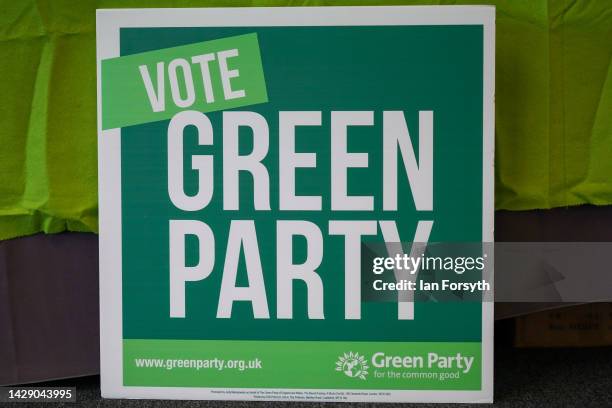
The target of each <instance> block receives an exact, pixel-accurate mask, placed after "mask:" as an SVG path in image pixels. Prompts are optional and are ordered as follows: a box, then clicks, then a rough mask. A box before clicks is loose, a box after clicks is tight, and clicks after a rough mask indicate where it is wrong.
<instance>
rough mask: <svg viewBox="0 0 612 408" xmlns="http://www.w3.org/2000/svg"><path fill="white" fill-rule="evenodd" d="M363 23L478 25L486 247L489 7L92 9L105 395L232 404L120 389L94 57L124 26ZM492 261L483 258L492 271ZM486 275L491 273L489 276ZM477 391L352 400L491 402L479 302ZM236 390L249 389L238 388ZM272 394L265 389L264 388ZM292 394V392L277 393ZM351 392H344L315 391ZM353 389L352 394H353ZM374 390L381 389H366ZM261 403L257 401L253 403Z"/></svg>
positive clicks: (117, 293) (113, 242)
mask: <svg viewBox="0 0 612 408" xmlns="http://www.w3.org/2000/svg"><path fill="white" fill-rule="evenodd" d="M368 25H482V26H483V33H484V44H483V50H484V67H483V80H484V83H483V90H484V95H483V108H484V111H483V223H482V227H483V231H482V236H483V241H484V242H493V210H494V208H493V206H494V199H493V194H494V184H493V183H494V172H493V157H494V145H495V143H494V120H495V118H494V84H495V65H494V64H495V59H494V56H495V8H494V7H493V6H433V7H432V6H388V7H386V6H385V7H274V8H268V7H265V8H264V7H258V8H202V9H112V10H97V12H96V43H97V73H98V75H97V76H98V185H99V187H98V189H99V225H100V227H99V231H100V371H101V390H102V396H103V397H105V398H154V399H201V400H216V399H223V400H229V399H236V400H244V399H248V400H255V398H254V397H253V396H250V395H248V394H240V396H239V397H238V396H236V397H232V396H231V395H220V394H215V393H212V392H211V391H212V390H215V388H190V387H126V386H124V385H123V361H122V360H123V346H122V341H123V336H122V296H121V293H122V279H121V276H122V272H121V266H122V260H121V248H122V244H121V143H120V137H121V130H120V129H109V130H102V112H101V106H102V105H101V75H100V73H101V68H100V67H101V62H100V61H101V60H102V59H106V58H113V57H118V56H119V29H120V28H123V27H263V26H368ZM492 258H493V257H492V256H491V257H489V258H488V259H487V262H488V264H489V265H488V266H487V267H488V268H490V269H489V270H492V265H493V259H492ZM491 276H492V275H491ZM482 311H483V315H482V390H480V391H439V390H436V391H415V390H406V391H403V390H390V391H389V394H388V395H386V396H376V397H365V396H353V397H350V396H349V399H348V400H345V401H365V402H492V400H493V303H492V301H489V302H485V303H483V308H482ZM242 391H247V392H248V391H249V390H246V389H243V390H242ZM271 391H272V390H271ZM276 391H297V390H288V389H282V390H280V389H279V390H276ZM321 391H351V390H321ZM352 391H354V390H352ZM372 391H373V392H374V391H379V392H380V391H381V390H372ZM257 400H258V401H261V400H262V399H259V398H258V399H257Z"/></svg>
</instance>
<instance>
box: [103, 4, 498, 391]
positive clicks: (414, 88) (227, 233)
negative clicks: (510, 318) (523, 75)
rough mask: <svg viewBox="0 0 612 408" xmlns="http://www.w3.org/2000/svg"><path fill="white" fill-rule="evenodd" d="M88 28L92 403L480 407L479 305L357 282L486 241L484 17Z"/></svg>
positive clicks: (488, 85)
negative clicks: (92, 109) (423, 247)
mask: <svg viewBox="0 0 612 408" xmlns="http://www.w3.org/2000/svg"><path fill="white" fill-rule="evenodd" d="M440 13H441V14H440ZM139 17H141V18H142V22H141V24H135V23H134V19H136V20H137V21H138V19H139ZM98 19H99V21H98V23H99V33H98V41H99V57H100V61H99V64H100V67H101V72H102V77H101V84H100V90H101V95H100V96H101V101H100V103H101V107H102V109H101V115H102V116H101V120H100V123H101V124H102V131H101V134H100V138H99V143H100V166H101V176H100V180H101V181H100V189H101V190H100V197H101V200H102V201H101V205H100V208H101V228H100V230H101V265H102V268H101V279H102V282H101V285H102V286H101V288H102V289H101V293H102V295H101V302H102V306H101V307H102V327H103V330H102V344H103V346H102V358H103V364H102V378H103V380H102V389H103V393H105V394H106V395H108V396H128V397H151V398H164V397H170V398H196V399H197V398H205V399H248V400H308V401H449V400H457V401H486V400H489V399H490V398H491V395H492V386H491V384H492V360H491V359H492V354H491V350H492V348H491V347H492V346H491V341H492V308H491V304H486V303H481V302H480V297H479V296H478V295H477V296H475V297H471V298H470V299H476V301H465V302H452V303H448V302H436V301H430V302H419V301H415V299H416V298H415V297H411V296H409V295H406V294H405V293H399V292H397V293H395V292H394V293H391V294H390V295H389V296H387V297H385V296H377V295H376V294H374V295H372V294H371V293H370V292H372V291H373V290H378V289H376V288H375V287H374V286H372V285H373V283H372V282H374V281H379V280H378V278H377V277H378V276H379V275H373V274H376V273H378V272H375V271H374V270H373V269H372V268H371V266H370V267H368V264H367V262H372V261H371V259H372V258H373V257H374V256H377V257H378V255H380V253H381V252H383V253H384V252H385V251H387V252H388V255H389V258H392V257H393V255H392V254H391V250H390V249H389V248H390V246H388V245H392V244H394V243H398V242H404V243H407V244H405V245H404V247H403V248H404V249H403V251H404V252H406V253H404V254H403V256H406V257H408V255H410V256H414V257H418V256H421V255H418V254H416V252H414V251H416V249H415V248H417V246H416V245H411V244H410V243H411V242H420V243H428V242H430V243H431V242H441V243H445V242H449V243H477V245H480V243H481V242H488V241H492V239H493V236H492V232H493V229H492V214H493V185H492V180H493V174H492V170H493V168H492V163H493V161H492V160H493V157H492V149H493V122H492V117H493V89H492V86H493V85H492V77H493V76H492V72H493V67H492V58H493V54H492V53H493V42H492V38H493V10H492V9H489V8H479V7H475V8H467V9H464V8H452V7H450V8H447V7H442V8H417V9H413V8H409V7H408V8H406V7H399V8H385V7H372V8H330V9H326V8H308V9H282V8H280V9H266V10H261V9H241V10H237V9H205V10H187V11H185V10H183V11H178V10H173V11H169V10H165V11H148V12H147V13H144V14H143V15H142V16H141V15H140V13H139V12H138V11H137V10H130V11H109V12H104V13H101V14H100V15H99V16H98ZM122 21H129V24H126V25H125V26H123V25H122ZM201 21H208V22H209V23H208V24H206V23H202V22H201ZM213 22H214V23H213ZM104 27H108V31H105V30H104ZM117 28H119V29H117ZM105 45H108V47H106V46H105ZM232 50H234V51H232ZM224 52H226V53H227V52H229V54H223V53H224ZM117 54H118V55H117ZM223 55H230V56H231V57H230V58H225V57H223ZM223 58H225V60H226V61H225V62H221V61H222V60H223ZM176 61H179V62H176ZM181 61H182V62H181ZM203 61H205V63H206V65H205V64H204V62H203ZM177 67H179V68H177ZM180 67H182V68H180ZM203 67H205V68H206V69H209V71H207V72H204V71H202V69H204V68H203ZM186 72H191V74H187V75H185V73H186ZM153 73H155V74H153ZM195 73H197V75H196V74H195ZM179 74H180V75H179ZM208 74H210V75H208ZM224 75H225V77H226V78H225V79H223V78H224ZM228 76H229V77H228ZM196 78H198V79H196ZM264 78H265V80H264ZM173 81H174V82H173ZM161 82H163V83H164V84H165V85H164V88H163V92H162V90H161V88H160V87H159V84H160V83H161ZM172 83H174V85H169V84H172ZM192 85H193V92H194V93H193V95H192V94H190V93H189V92H190V91H189V89H192ZM236 93H237V94H236ZM238 94H239V95H241V96H237V97H235V98H233V99H229V100H228V99H227V98H225V96H227V95H238ZM109 95H110V96H109ZM162 95H163V100H164V103H165V105H164V106H163V107H162V105H161V102H160V98H161V96H162ZM190 95H191V96H190ZM192 96H193V97H192ZM211 97H212V98H213V99H214V100H211V99H210V98H211ZM106 98H108V99H106ZM207 98H208V99H207ZM224 98H225V99H224ZM186 101H187V102H190V103H187V102H186ZM192 101H193V103H191V102H192ZM162 108H163V109H162ZM155 110H158V111H157V112H156V111H155ZM368 244H371V245H368ZM374 248H383V249H382V250H377V251H376V254H374V252H372V253H366V252H367V251H370V250H373V249H374ZM401 248H402V247H401ZM476 248H477V250H476V253H475V256H476V258H475V259H479V260H480V262H484V258H482V257H480V258H478V255H479V252H478V248H479V247H478V246H477V247H476ZM411 251H412V252H411ZM413 252H414V253H413ZM480 255H482V254H480ZM398 256H399V255H398ZM368 260H369V261H368ZM463 261H465V259H464V258H462V262H463ZM362 263H363V264H362ZM380 265H382V263H381V264H380ZM380 265H379V266H380ZM397 268H400V267H397ZM383 269H384V268H383ZM387 269H389V268H388V267H387ZM398 270H399V269H396V268H395V267H394V268H391V269H389V270H388V271H387V272H386V273H387V275H386V277H385V279H386V282H389V281H394V280H397V281H398V282H399V281H400V278H401V276H404V277H406V278H409V279H414V281H415V282H416V281H417V280H418V279H420V278H419V276H418V274H417V271H415V274H410V273H408V274H407V275H401V276H400V275H393V274H394V273H399V272H397V271H398ZM463 271H464V270H463V269H462V273H463ZM379 272H380V271H379ZM474 273H475V274H477V275H474V276H472V277H471V278H470V279H472V280H474V281H475V280H477V279H480V278H481V277H482V276H481V275H480V274H481V273H483V269H482V267H481V269H480V271H479V272H474ZM483 276H484V275H483ZM402 279H403V278H402ZM470 279H468V280H470ZM368 286H372V288H370V289H371V290H368ZM417 295H418V293H417V294H416V295H414V296H417ZM381 299H383V300H384V301H381ZM466 299H467V298H466ZM105 327H106V328H107V329H104V328H105Z"/></svg>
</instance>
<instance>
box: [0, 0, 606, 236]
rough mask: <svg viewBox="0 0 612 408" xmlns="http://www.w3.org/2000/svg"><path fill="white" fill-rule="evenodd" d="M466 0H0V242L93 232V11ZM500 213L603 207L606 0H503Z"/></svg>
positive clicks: (498, 172)
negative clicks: (0, 99)
mask: <svg viewBox="0 0 612 408" xmlns="http://www.w3.org/2000/svg"><path fill="white" fill-rule="evenodd" d="M473 3H475V2H473V1H472V2H470V1H397V2H393V1H363V2H360V1H342V2H341V1H289V0H285V1H266V0H255V1H204V0H202V1H169V0H165V1H164V0H162V1H150V0H149V1H137V0H128V1H117V0H115V1H110V0H109V1H94V0H65V1H64V0H57V1H53V0H47V1H44V0H38V1H35V0H19V1H14V0H0V10H2V12H0V79H1V81H0V95H2V97H3V98H4V99H3V102H2V103H0V122H1V124H0V146H1V148H0V239H7V238H12V237H17V236H22V235H28V234H32V233H36V232H39V231H44V232H47V233H53V232H60V231H64V230H71V231H94V232H96V231H97V229H98V225H97V191H96V189H97V161H96V74H95V72H96V65H95V64H96V62H95V9H96V8H117V7H179V6H180V7H198V6H200V7H201V6H238V5H243V6H248V5H253V6H286V5H292V6H299V5H308V6H314V5H346V4H354V5H364V4H378V5H380V4H388V5H390V4H473ZM480 3H486V4H494V5H496V6H497V38H496V42H497V43H496V189H495V201H496V207H497V208H498V209H510V210H523V209H534V208H551V207H559V206H569V205H578V204H585V203H590V204H598V205H603V204H612V64H611V56H612V1H610V0H513V1H510V0H506V1H503V0H498V1H482V2H480Z"/></svg>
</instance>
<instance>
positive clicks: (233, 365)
mask: <svg viewBox="0 0 612 408" xmlns="http://www.w3.org/2000/svg"><path fill="white" fill-rule="evenodd" d="M133 361H134V365H135V366H136V367H137V368H162V369H166V370H174V369H177V368H184V369H194V370H202V369H204V370H207V369H213V370H219V371H221V370H226V369H227V370H238V371H244V370H252V369H260V368H262V363H261V360H260V359H259V358H254V359H251V360H225V359H220V358H212V359H180V358H165V359H164V358H135V359H134V360H133Z"/></svg>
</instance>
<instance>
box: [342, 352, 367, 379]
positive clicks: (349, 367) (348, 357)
mask: <svg viewBox="0 0 612 408" xmlns="http://www.w3.org/2000/svg"><path fill="white" fill-rule="evenodd" d="M368 368H370V367H368V363H367V361H366V359H365V357H364V356H362V355H360V354H359V353H353V352H352V351H351V352H348V353H344V354H343V355H341V356H340V357H338V361H336V371H342V372H343V373H344V375H346V376H347V377H351V378H360V379H362V380H365V379H366V377H367V375H368Z"/></svg>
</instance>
